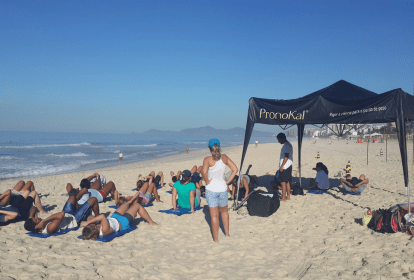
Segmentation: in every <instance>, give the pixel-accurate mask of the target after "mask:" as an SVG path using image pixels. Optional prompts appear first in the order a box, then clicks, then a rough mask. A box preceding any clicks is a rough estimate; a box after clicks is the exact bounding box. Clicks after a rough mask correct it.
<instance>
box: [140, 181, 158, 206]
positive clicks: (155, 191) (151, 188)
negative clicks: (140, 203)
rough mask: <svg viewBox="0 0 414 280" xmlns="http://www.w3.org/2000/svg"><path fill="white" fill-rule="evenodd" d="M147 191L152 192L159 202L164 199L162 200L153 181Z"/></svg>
mask: <svg viewBox="0 0 414 280" xmlns="http://www.w3.org/2000/svg"><path fill="white" fill-rule="evenodd" d="M147 192H149V193H150V194H152V195H154V197H155V200H156V201H157V202H162V201H161V200H160V197H159V195H158V191H157V187H156V186H155V184H154V183H152V184H151V185H150V186H149V188H148V190H147ZM143 194H145V193H143Z"/></svg>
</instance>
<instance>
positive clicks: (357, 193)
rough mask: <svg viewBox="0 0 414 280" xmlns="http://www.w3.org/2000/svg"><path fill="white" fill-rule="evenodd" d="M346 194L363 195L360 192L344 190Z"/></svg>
mask: <svg viewBox="0 0 414 280" xmlns="http://www.w3.org/2000/svg"><path fill="white" fill-rule="evenodd" d="M343 194H344V195H347V194H350V195H361V193H359V192H343Z"/></svg>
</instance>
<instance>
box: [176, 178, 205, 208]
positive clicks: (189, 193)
mask: <svg viewBox="0 0 414 280" xmlns="http://www.w3.org/2000/svg"><path fill="white" fill-rule="evenodd" d="M177 194H178V200H177ZM200 201H201V192H200V190H199V189H197V188H196V186H195V184H194V183H193V182H191V171H190V170H184V171H183V174H182V178H181V180H180V181H177V182H175V184H174V186H173V189H172V205H173V208H174V210H176V209H177V203H178V205H179V206H180V207H181V208H187V209H191V212H192V213H194V208H195V207H198V206H199V205H200Z"/></svg>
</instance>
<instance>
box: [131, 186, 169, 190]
mask: <svg viewBox="0 0 414 280" xmlns="http://www.w3.org/2000/svg"><path fill="white" fill-rule="evenodd" d="M161 188H162V187H161V186H157V190H159V189H161ZM132 190H133V191H136V190H137V188H133V189H132Z"/></svg>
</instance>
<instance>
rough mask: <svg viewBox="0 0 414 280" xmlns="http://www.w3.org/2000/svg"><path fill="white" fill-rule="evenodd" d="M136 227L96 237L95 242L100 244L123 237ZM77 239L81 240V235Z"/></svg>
mask: <svg viewBox="0 0 414 280" xmlns="http://www.w3.org/2000/svg"><path fill="white" fill-rule="evenodd" d="M136 228H137V226H132V227H130V228H127V229H124V230H120V231H117V232H114V233H111V234H109V235H103V236H98V238H97V239H96V240H95V241H101V242H109V241H111V240H112V239H114V238H115V237H118V236H121V235H124V234H126V233H128V232H130V231H133V230H134V229H136ZM78 238H79V239H82V235H80V236H78Z"/></svg>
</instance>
